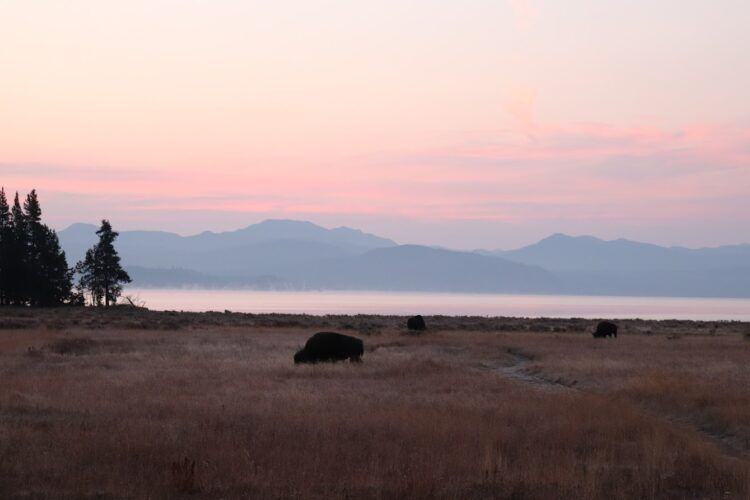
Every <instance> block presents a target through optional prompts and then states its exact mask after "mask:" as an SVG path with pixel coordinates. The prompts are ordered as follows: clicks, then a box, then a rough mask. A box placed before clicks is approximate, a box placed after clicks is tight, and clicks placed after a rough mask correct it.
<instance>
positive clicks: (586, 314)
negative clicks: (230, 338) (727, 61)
mask: <svg viewBox="0 0 750 500" xmlns="http://www.w3.org/2000/svg"><path fill="white" fill-rule="evenodd" d="M125 295H132V296H136V297H139V298H140V299H141V300H143V301H145V303H146V304H145V305H146V307H148V308H149V309H155V310H175V311H224V310H230V311H235V312H250V313H269V312H276V313H307V314H317V315H322V314H398V315H409V314H425V315H431V314H444V315H451V316H453V315H470V316H521V317H550V318H555V317H558V318H563V317H565V318H567V317H579V318H643V319H691V320H707V321H713V320H740V321H750V299H714V298H682V297H679V298H675V297H609V296H575V295H501V294H468V293H465V294H464V293H424V292H361V291H304V292H302V291H256V290H202V289H201V290H197V289H169V290H166V289H135V288H129V289H128V290H127V291H126V292H125Z"/></svg>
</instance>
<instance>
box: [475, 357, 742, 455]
mask: <svg viewBox="0 0 750 500" xmlns="http://www.w3.org/2000/svg"><path fill="white" fill-rule="evenodd" d="M507 352H508V354H510V355H511V356H512V358H513V360H514V363H513V364H512V365H511V366H502V365H495V364H493V363H491V362H488V361H485V362H482V363H480V366H481V367H482V368H483V369H486V370H490V371H493V372H495V373H498V374H500V375H502V376H504V377H506V378H509V379H511V380H515V381H517V382H520V383H522V384H526V385H528V386H530V387H534V388H536V389H539V390H543V391H550V392H559V391H578V392H584V391H583V390H582V389H580V388H577V387H574V385H575V382H573V383H565V382H564V381H563V380H562V379H552V378H549V377H545V376H543V375H540V374H538V373H530V372H529V371H528V364H529V363H530V362H532V361H533V359H534V358H533V357H532V356H530V355H528V354H525V353H524V352H523V351H522V350H520V349H515V348H509V349H508V351H507ZM586 392H587V393H588V394H593V395H598V394H597V393H595V392H593V391H586ZM636 404H637V403H636ZM637 406H638V407H639V408H640V410H641V411H642V412H643V413H644V414H646V415H648V416H649V417H652V418H656V419H660V420H665V421H667V422H668V423H669V424H671V425H673V426H674V427H676V428H679V429H682V430H683V431H686V432H697V433H698V434H700V435H702V436H703V437H704V438H706V439H707V440H708V441H711V442H712V443H713V444H714V445H716V446H717V447H718V448H719V449H720V450H721V451H722V453H723V454H724V455H725V456H727V457H730V458H734V459H740V460H747V459H750V446H748V444H747V443H744V441H743V440H742V439H740V438H739V437H737V436H733V435H731V434H722V433H719V432H716V431H714V430H712V429H709V428H706V427H705V426H704V425H702V424H701V423H700V422H698V421H697V420H696V419H694V418H692V419H691V418H687V417H684V416H676V415H668V414H664V413H661V412H658V411H656V410H655V409H652V408H648V407H645V406H643V405H637Z"/></svg>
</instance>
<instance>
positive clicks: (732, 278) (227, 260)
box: [59, 220, 750, 297]
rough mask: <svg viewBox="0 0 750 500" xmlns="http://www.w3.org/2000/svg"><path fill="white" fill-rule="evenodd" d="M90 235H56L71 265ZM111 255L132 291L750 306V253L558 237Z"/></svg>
mask: <svg viewBox="0 0 750 500" xmlns="http://www.w3.org/2000/svg"><path fill="white" fill-rule="evenodd" d="M95 231H96V227H95V226H90V225H86V224H74V225H72V226H71V227H69V228H68V229H65V230H63V231H60V233H59V236H60V241H61V244H62V246H63V248H64V249H65V250H66V252H67V254H68V256H69V259H70V261H71V262H75V261H76V260H78V259H79V258H81V256H82V255H83V253H84V252H85V250H86V249H87V248H89V247H90V246H91V245H92V244H93V243H94V241H95V239H96V236H95V234H94V232H95ZM118 250H119V252H120V255H121V256H122V259H123V263H124V264H125V266H126V268H127V269H128V270H129V271H130V272H131V275H132V277H133V279H134V285H136V286H161V287H169V286H198V287H230V286H231V287H253V288H261V289H287V288H296V289H325V288H331V289H359V290H363V289H372V290H423V291H454V292H459V291H460V292H508V293H575V294H612V295H657V296H666V295H670V296H723V297H750V245H731V246H723V247H716V248H701V249H689V248H682V247H661V246H658V245H652V244H647V243H639V242H634V241H629V240H624V239H618V240H613V241H605V240H601V239H598V238H594V237H591V236H577V237H573V236H566V235H564V234H555V235H552V236H550V237H548V238H545V239H543V240H541V241H539V242H538V243H535V244H533V245H529V246H525V247H522V248H519V249H516V250H508V251H500V250H498V251H477V252H459V251H451V250H447V249H438V248H432V247H425V246H418V245H401V246H399V245H396V243H394V242H393V241H392V240H389V239H386V238H381V237H378V236H375V235H372V234H367V233H363V232H361V231H358V230H355V229H349V228H337V229H326V228H323V227H320V226H317V225H315V224H312V223H310V222H300V221H289V220H268V221H265V222H261V223H259V224H255V225H252V226H249V227H247V228H244V229H240V230H237V231H229V232H223V233H212V232H204V233H201V234H198V235H195V236H180V235H177V234H174V233H168V232H160V231H122V232H121V233H120V238H119V240H118Z"/></svg>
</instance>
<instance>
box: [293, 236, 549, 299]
mask: <svg viewBox="0 0 750 500" xmlns="http://www.w3.org/2000/svg"><path fill="white" fill-rule="evenodd" d="M292 273H293V274H294V276H295V277H296V278H297V279H299V280H301V283H302V284H304V285H305V286H311V287H316V288H335V289H370V290H423V291H429V290H439V291H446V292H508V293H532V292H534V293H545V292H554V291H556V290H559V289H560V283H558V280H557V278H556V277H555V276H554V275H553V274H552V273H550V272H548V271H545V270H544V269H541V268H539V267H536V266H529V265H525V264H517V263H515V262H511V261H509V260H506V259H503V258H499V257H488V256H483V255H478V254H475V253H470V252H456V251H451V250H443V249H437V248H431V247H425V246H419V245H402V246H397V247H391V248H379V249H376V250H371V251H369V252H366V253H364V254H362V255H356V256H350V257H344V258H339V259H328V260H325V261H320V262H318V263H317V264H316V265H315V266H313V267H300V268H296V269H293V270H292Z"/></svg>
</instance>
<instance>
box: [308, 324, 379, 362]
mask: <svg viewBox="0 0 750 500" xmlns="http://www.w3.org/2000/svg"><path fill="white" fill-rule="evenodd" d="M364 352H365V346H364V344H363V343H362V341H361V340H360V339H358V338H356V337H350V336H349V335H342V334H340V333H333V332H320V333H316V334H315V335H313V336H312V337H310V338H309V339H307V342H306V343H305V347H303V348H302V349H300V350H299V351H297V353H296V354H295V355H294V363H295V364H299V363H319V362H325V361H331V362H333V361H343V360H346V359H348V360H349V361H351V362H355V363H359V362H360V361H362V355H363V354H364Z"/></svg>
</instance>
